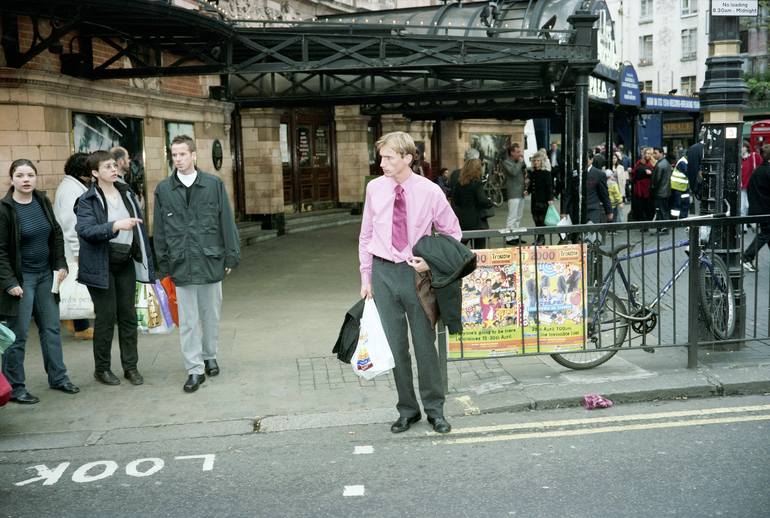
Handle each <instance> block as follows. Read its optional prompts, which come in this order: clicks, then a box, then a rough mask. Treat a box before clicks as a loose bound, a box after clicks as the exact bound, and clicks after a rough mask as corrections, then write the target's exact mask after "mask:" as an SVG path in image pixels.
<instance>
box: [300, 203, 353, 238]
mask: <svg viewBox="0 0 770 518" xmlns="http://www.w3.org/2000/svg"><path fill="white" fill-rule="evenodd" d="M360 222H361V216H353V215H351V214H350V210H348V209H331V210H324V211H314V212H303V213H299V214H291V215H289V216H287V217H286V233H287V234H295V233H297V232H309V231H311V230H318V229H321V228H329V227H336V226H339V225H347V224H350V223H360Z"/></svg>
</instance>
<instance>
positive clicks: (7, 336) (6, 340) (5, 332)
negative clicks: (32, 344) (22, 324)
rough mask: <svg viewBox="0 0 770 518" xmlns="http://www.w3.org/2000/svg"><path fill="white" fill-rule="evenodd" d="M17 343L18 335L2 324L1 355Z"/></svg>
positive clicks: (0, 333) (0, 325)
mask: <svg viewBox="0 0 770 518" xmlns="http://www.w3.org/2000/svg"><path fill="white" fill-rule="evenodd" d="M15 341H16V334H15V333H14V332H13V331H11V329H10V328H8V327H6V326H5V325H4V324H0V354H3V353H4V352H5V351H7V350H8V348H9V347H10V346H12V345H13V343H14V342H15Z"/></svg>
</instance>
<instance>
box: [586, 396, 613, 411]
mask: <svg viewBox="0 0 770 518" xmlns="http://www.w3.org/2000/svg"><path fill="white" fill-rule="evenodd" d="M613 404H614V403H613V402H612V400H610V399H607V398H606V397H604V396H601V395H599V394H586V395H585V396H583V407H585V409H586V410H593V409H595V408H610V407H611V406H612V405H613Z"/></svg>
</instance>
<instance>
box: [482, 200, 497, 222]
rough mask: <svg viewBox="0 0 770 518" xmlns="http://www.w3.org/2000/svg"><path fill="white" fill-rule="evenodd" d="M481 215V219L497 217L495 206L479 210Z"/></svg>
mask: <svg viewBox="0 0 770 518" xmlns="http://www.w3.org/2000/svg"><path fill="white" fill-rule="evenodd" d="M490 204H491V202H490ZM479 216H480V217H481V219H489V218H494V217H495V207H494V205H492V206H491V207H486V208H483V209H481V210H480V211H479Z"/></svg>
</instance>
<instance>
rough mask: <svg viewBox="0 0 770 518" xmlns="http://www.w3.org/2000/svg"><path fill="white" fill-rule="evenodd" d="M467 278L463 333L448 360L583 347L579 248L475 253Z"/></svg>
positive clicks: (455, 338)
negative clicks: (476, 260)
mask: <svg viewBox="0 0 770 518" xmlns="http://www.w3.org/2000/svg"><path fill="white" fill-rule="evenodd" d="M476 255H477V256H478V263H477V264H478V266H477V268H476V270H475V271H474V272H473V273H472V274H470V275H468V276H467V277H465V278H464V279H463V287H462V296H463V299H462V307H463V333H462V336H461V335H450V337H449V358H450V359H452V358H454V359H458V358H489V357H494V356H510V355H516V354H527V353H537V352H543V353H554V352H561V351H574V350H580V349H582V347H583V337H584V333H585V323H584V319H583V306H584V305H583V289H584V286H583V278H584V271H585V251H584V249H583V248H582V247H581V245H558V246H539V247H537V257H535V247H522V248H498V249H491V250H476Z"/></svg>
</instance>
